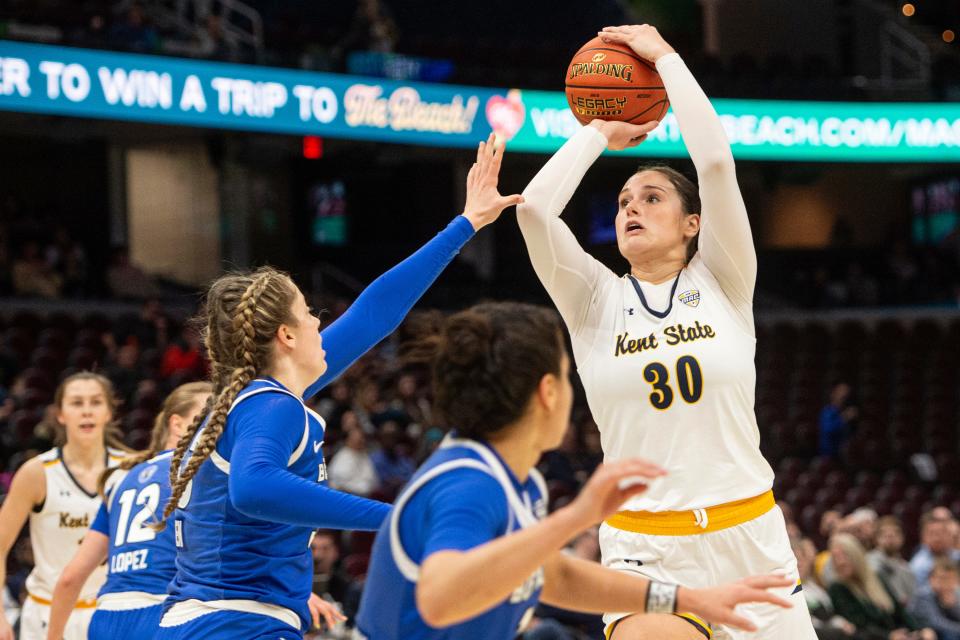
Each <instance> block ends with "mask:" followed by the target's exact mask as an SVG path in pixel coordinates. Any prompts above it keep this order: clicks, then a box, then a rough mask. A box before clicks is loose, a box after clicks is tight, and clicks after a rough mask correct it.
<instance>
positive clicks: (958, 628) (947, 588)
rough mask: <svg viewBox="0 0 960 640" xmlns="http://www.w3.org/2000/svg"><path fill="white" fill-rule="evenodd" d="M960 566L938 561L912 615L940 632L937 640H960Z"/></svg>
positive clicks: (918, 594)
mask: <svg viewBox="0 0 960 640" xmlns="http://www.w3.org/2000/svg"><path fill="white" fill-rule="evenodd" d="M958 571H960V570H958V568H957V564H956V563H955V562H953V561H951V560H947V559H946V558H940V559H938V560H937V561H936V562H935V563H934V565H933V570H932V571H930V581H929V584H928V585H927V586H925V587H922V588H921V589H920V590H919V591H918V592H917V597H916V599H915V600H914V603H913V608H912V611H913V614H914V615H915V616H916V617H917V619H918V620H922V621H923V623H924V624H926V625H929V626H930V627H931V628H932V629H933V630H934V631H936V632H937V638H938V640H960V573H958Z"/></svg>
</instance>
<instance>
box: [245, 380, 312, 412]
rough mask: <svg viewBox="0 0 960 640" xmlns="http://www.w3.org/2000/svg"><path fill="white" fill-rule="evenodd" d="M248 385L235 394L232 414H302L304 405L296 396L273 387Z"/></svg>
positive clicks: (253, 383) (280, 388)
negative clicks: (263, 412)
mask: <svg viewBox="0 0 960 640" xmlns="http://www.w3.org/2000/svg"><path fill="white" fill-rule="evenodd" d="M256 382H257V381H256V380H255V381H254V382H252V383H250V384H249V385H247V387H245V388H244V389H243V391H241V392H240V393H238V394H237V397H236V399H234V401H233V404H232V405H231V407H230V413H231V415H232V414H235V413H236V414H241V415H242V414H245V413H249V412H251V411H257V412H259V411H285V412H289V411H297V412H299V413H301V414H302V413H303V411H304V406H305V405H304V403H303V400H302V399H301V398H298V397H297V396H296V394H294V393H293V392H291V391H288V390H287V389H284V388H282V387H277V386H274V385H264V384H261V385H257V384H255V383H256Z"/></svg>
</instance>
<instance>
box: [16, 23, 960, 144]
mask: <svg viewBox="0 0 960 640" xmlns="http://www.w3.org/2000/svg"><path fill="white" fill-rule="evenodd" d="M558 84H559V81H558ZM713 104H714V106H715V107H716V109H717V112H718V113H719V114H720V118H721V120H722V122H723V125H724V128H725V129H726V132H727V136H728V137H729V138H730V141H731V144H732V148H733V153H734V156H735V157H736V158H738V159H743V160H780V161H815V162H824V161H826V162H960V104H955V103H872V102H856V103H854V102H804V101H775V100H731V99H715V100H713ZM0 110H5V111H20V112H34V113H44V114H54V115H63V116H75V117H87V118H103V119H113V120H131V121H137V122H150V123H157V124H171V125H184V126H196V127H209V128H218V129H237V130H245V131H262V132H271V133H280V134H294V135H319V136H330V137H336V138H346V139H356V140H375V141H381V142H392V143H401V144H416V145H431V146H444V147H473V146H475V145H476V143H477V142H478V141H479V140H482V139H484V138H485V137H486V136H487V135H488V134H489V133H490V132H491V131H496V132H497V133H498V134H499V135H501V136H503V137H505V138H507V139H508V140H509V148H510V150H511V151H514V152H531V153H552V152H553V151H555V150H556V149H558V148H559V147H560V145H562V144H563V142H564V141H565V140H566V139H567V138H568V137H570V136H571V135H572V134H573V133H574V132H575V131H576V130H577V128H578V127H579V126H580V125H579V124H578V123H577V121H576V120H575V119H574V117H573V114H572V113H570V110H569V109H568V108H567V103H566V99H565V97H564V95H563V93H562V92H559V91H557V92H547V91H524V90H519V89H509V90H508V89H496V88H482V87H465V86H457V85H448V84H432V83H424V82H397V81H390V80H384V79H382V78H366V77H362V76H349V75H339V74H329V73H315V72H308V71H297V70H292V69H276V68H270V67H258V66H248V65H239V64H227V63H219V62H209V61H200V60H192V59H181V58H168V57H158V56H145V55H134V54H123V53H114V52H108V51H93V50H89V49H74V48H67V47H53V46H48V45H38V44H27V43H21V42H13V41H8V40H0ZM621 153H622V154H623V155H633V156H646V157H681V156H685V155H686V150H685V148H684V145H683V140H682V137H681V135H680V129H679V127H678V126H677V122H676V119H675V117H674V115H673V112H672V111H671V112H669V113H668V114H667V115H666V117H665V118H664V120H663V122H662V123H661V125H660V126H659V127H658V128H657V129H656V130H655V131H654V132H653V133H652V134H651V135H650V138H649V139H648V140H647V141H646V142H645V143H644V144H643V145H641V146H639V147H637V148H634V149H630V150H628V151H625V152H621Z"/></svg>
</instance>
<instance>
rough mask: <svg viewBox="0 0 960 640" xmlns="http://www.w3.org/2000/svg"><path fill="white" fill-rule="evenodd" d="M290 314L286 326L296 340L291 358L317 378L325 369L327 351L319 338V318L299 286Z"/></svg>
mask: <svg viewBox="0 0 960 640" xmlns="http://www.w3.org/2000/svg"><path fill="white" fill-rule="evenodd" d="M290 315H291V317H292V318H293V324H290V325H286V326H287V330H288V331H289V332H290V333H291V334H292V335H293V337H294V339H295V340H296V342H295V345H296V346H295V348H294V351H293V359H294V361H295V362H296V363H297V364H298V365H299V366H300V367H302V368H303V369H305V370H307V371H310V375H311V376H312V377H313V378H314V379H316V378H319V377H320V376H322V375H323V374H324V372H325V371H326V370H327V353H326V352H325V351H324V350H323V340H322V339H321V338H320V318H318V317H317V316H315V315H313V312H312V309H310V306H309V305H308V304H307V301H306V299H305V298H304V297H303V292H302V291H300V289H299V288H298V289H297V290H296V297H295V298H294V301H293V306H292V307H291V308H290Z"/></svg>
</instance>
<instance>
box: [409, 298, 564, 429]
mask: <svg viewBox="0 0 960 640" xmlns="http://www.w3.org/2000/svg"><path fill="white" fill-rule="evenodd" d="M564 351H565V345H564V338H563V331H562V328H561V325H560V320H559V318H558V316H557V314H556V313H555V312H554V311H552V310H550V309H546V308H544V307H538V306H534V305H529V304H520V303H514V302H496V303H486V304H480V305H477V306H474V307H471V308H470V309H467V310H466V311H461V312H460V313H457V314H454V315H452V316H450V317H448V318H446V319H445V320H442V321H440V323H439V326H437V327H436V328H435V331H434V332H433V333H431V334H429V335H426V336H424V337H421V338H419V339H417V340H415V341H413V342H412V343H409V344H407V345H405V348H404V358H405V360H406V361H407V362H411V363H423V364H427V365H429V366H430V368H431V371H432V374H433V393H434V408H435V409H436V411H437V412H438V414H439V416H440V419H441V420H442V421H443V423H444V425H445V426H447V427H449V428H454V429H456V430H457V433H459V434H460V435H462V436H465V437H468V438H486V437H487V436H489V435H490V434H492V433H495V432H497V431H499V430H500V429H502V428H503V427H505V426H507V425H509V424H511V423H513V422H516V421H517V420H519V419H520V418H521V417H522V416H523V414H524V412H525V411H526V410H527V406H528V405H529V403H530V398H531V396H532V395H533V394H534V392H535V391H536V389H537V387H538V386H539V384H540V380H541V379H542V378H543V376H544V375H546V374H548V373H552V374H554V375H560V363H561V360H562V357H563V353H564Z"/></svg>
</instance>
